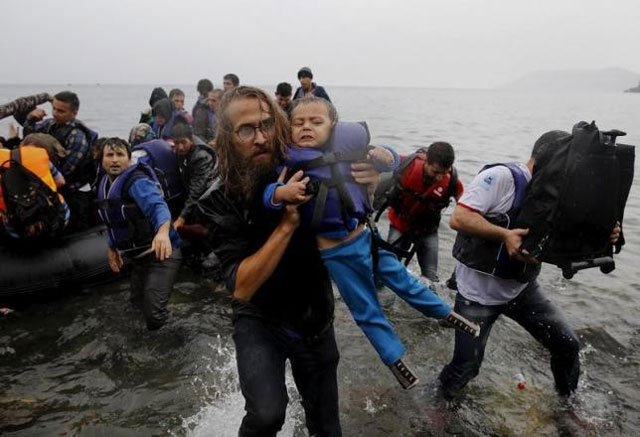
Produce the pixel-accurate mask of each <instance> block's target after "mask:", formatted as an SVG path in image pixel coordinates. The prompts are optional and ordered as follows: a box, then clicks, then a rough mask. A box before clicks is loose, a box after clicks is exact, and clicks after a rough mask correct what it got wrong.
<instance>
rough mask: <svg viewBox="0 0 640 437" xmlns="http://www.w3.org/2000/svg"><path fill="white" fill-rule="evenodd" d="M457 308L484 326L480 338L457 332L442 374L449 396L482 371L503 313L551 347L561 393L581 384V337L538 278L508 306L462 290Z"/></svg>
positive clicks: (455, 308)
mask: <svg viewBox="0 0 640 437" xmlns="http://www.w3.org/2000/svg"><path fill="white" fill-rule="evenodd" d="M454 310H455V311H456V312H457V313H458V314H460V315H462V316H464V317H466V318H467V319H469V320H471V321H473V322H476V323H478V324H479V325H480V337H479V338H472V337H471V336H469V335H465V334H461V333H460V332H458V331H456V334H455V336H456V337H455V338H456V339H455V349H454V353H453V359H452V360H451V362H450V363H449V364H447V365H446V366H445V367H444V369H442V372H441V373H440V383H441V389H442V393H443V395H444V397H445V398H451V397H453V396H454V395H455V394H456V393H457V392H458V391H459V390H460V389H462V388H463V387H464V386H465V385H467V383H468V382H469V381H470V380H471V379H472V378H474V377H475V376H476V375H477V374H478V372H479V371H480V366H481V365H482V360H483V358H484V350H485V348H486V346H487V340H488V339H489V334H490V333H491V328H492V326H493V324H494V322H495V321H496V320H497V319H498V317H499V316H500V315H501V314H504V315H505V316H507V317H509V318H510V319H513V320H514V321H515V322H517V323H518V324H519V325H520V326H522V327H523V328H524V329H526V330H527V332H529V333H530V334H531V335H532V336H533V337H534V338H535V339H536V340H538V341H539V342H540V343H541V344H542V345H543V346H544V347H545V348H547V349H548V350H549V352H550V353H551V360H550V361H551V372H552V373H553V377H554V380H555V386H556V390H557V391H558V393H559V394H561V395H565V396H566V395H569V394H571V392H573V391H574V390H575V389H576V387H577V386H578V378H579V376H580V361H579V358H578V351H579V350H580V343H579V341H578V337H577V336H576V334H575V333H574V332H573V330H572V329H571V328H570V327H569V324H568V323H567V321H566V319H565V317H564V314H563V313H562V312H561V311H560V309H559V308H558V307H556V306H555V305H554V304H553V303H552V302H551V301H550V300H549V299H548V298H547V297H546V296H545V295H544V294H543V293H542V290H541V289H540V285H539V284H538V282H537V281H535V280H534V281H533V282H531V283H529V285H527V287H526V288H525V289H524V290H523V291H522V292H521V293H520V295H518V297H516V298H515V299H513V300H512V301H510V302H508V303H506V304H504V305H491V306H489V305H482V304H480V303H477V302H473V301H470V300H467V299H465V298H464V297H463V296H462V295H461V294H460V293H458V294H457V296H456V304H455V307H454Z"/></svg>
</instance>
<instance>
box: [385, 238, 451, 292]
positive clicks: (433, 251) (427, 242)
mask: <svg viewBox="0 0 640 437" xmlns="http://www.w3.org/2000/svg"><path fill="white" fill-rule="evenodd" d="M401 237H402V234H401V233H400V231H399V230H397V229H396V228H394V227H393V226H391V225H390V226H389V235H387V242H389V243H391V244H395V243H396V242H397V241H398V240H399V239H400V238H401ZM411 243H413V244H415V245H416V258H417V260H418V265H419V266H420V273H421V274H422V276H424V277H426V278H427V279H429V280H430V281H433V282H438V281H439V280H440V278H438V229H436V230H435V231H433V232H432V233H430V234H427V235H423V236H421V237H420V238H416V239H411V240H410V239H408V238H404V239H403V240H402V241H400V242H399V244H398V247H400V248H401V249H403V250H408V249H409V247H410V246H411Z"/></svg>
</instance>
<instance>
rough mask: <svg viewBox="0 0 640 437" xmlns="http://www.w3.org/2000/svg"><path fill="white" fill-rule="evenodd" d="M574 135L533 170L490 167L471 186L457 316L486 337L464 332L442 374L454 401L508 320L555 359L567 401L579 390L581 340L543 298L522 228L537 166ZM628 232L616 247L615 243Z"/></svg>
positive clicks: (614, 236)
mask: <svg viewBox="0 0 640 437" xmlns="http://www.w3.org/2000/svg"><path fill="white" fill-rule="evenodd" d="M562 135H566V133H563V132H560V131H552V132H548V133H546V134H544V135H542V136H541V137H540V138H539V139H538V141H536V143H535V145H534V147H533V150H532V153H531V158H530V159H529V161H528V162H527V163H526V164H511V163H510V164H495V165H491V166H486V167H485V168H484V169H483V170H482V171H481V172H480V173H479V174H478V175H477V176H476V177H475V178H474V180H473V181H472V182H471V184H469V185H468V186H467V189H466V191H465V193H464V194H463V195H462V197H461V198H460V200H459V202H458V204H457V206H456V208H455V210H454V211H453V214H452V215H451V221H450V224H451V227H452V228H453V229H455V230H456V231H458V237H457V238H456V242H455V244H454V249H453V255H454V257H455V258H456V259H457V260H458V263H457V265H456V276H457V281H458V294H457V296H456V303H455V308H454V309H455V311H457V312H459V313H460V314H461V315H463V316H464V317H466V318H467V319H469V320H471V321H473V322H476V323H478V324H479V325H480V327H481V330H480V338H478V339H467V338H465V336H463V335H459V334H458V333H456V339H455V350H454V355H453V358H452V360H451V362H450V363H449V364H448V365H446V366H445V367H444V369H443V370H442V372H441V373H440V383H441V390H442V394H443V396H444V397H445V398H447V399H449V398H452V397H453V396H454V395H455V394H457V393H458V392H459V391H460V390H461V389H462V388H463V387H464V386H465V385H466V384H467V383H468V382H469V381H470V380H471V379H472V378H474V377H475V376H476V375H477V374H478V372H479V370H480V366H481V365H482V361H483V358H484V350H485V347H486V344H487V340H488V337H489V334H490V332H491V328H492V326H493V324H494V323H495V321H496V320H497V319H498V317H499V316H500V315H502V314H504V315H506V316H507V317H509V318H511V319H513V320H514V321H515V322H517V323H518V324H520V325H521V326H522V327H523V328H525V329H526V330H527V331H528V332H529V333H530V334H531V335H533V337H534V338H535V339H536V340H538V341H539V342H540V343H541V344H542V345H543V346H544V347H545V348H546V349H548V350H549V352H550V354H551V358H550V361H551V371H552V373H553V376H554V380H555V386H556V390H557V391H558V393H559V394H560V395H562V396H568V395H570V394H571V393H572V392H573V391H574V390H575V389H576V388H577V385H578V378H579V375H580V362H579V357H578V352H579V349H580V345H579V342H578V337H577V336H576V334H575V333H574V331H573V330H572V329H571V327H570V326H569V324H568V323H567V321H566V319H565V317H564V314H563V313H562V311H561V310H560V309H559V308H558V307H556V306H555V305H554V304H553V303H552V302H551V301H550V300H549V299H548V298H547V297H546V296H545V294H544V293H543V292H542V289H541V287H540V285H539V284H538V281H537V280H536V278H537V276H538V273H539V272H540V265H539V261H538V260H537V259H535V258H533V257H532V256H531V255H530V254H528V253H527V252H526V251H522V250H521V247H522V244H523V239H524V238H525V236H526V235H527V234H528V233H529V229H523V228H516V227H514V223H515V218H516V215H517V213H518V210H519V209H520V207H521V206H522V202H523V200H524V198H525V194H526V192H527V186H528V184H529V182H530V181H531V175H532V172H533V171H534V165H535V164H536V160H537V159H538V158H539V157H540V153H541V151H542V150H544V149H545V148H546V147H548V144H551V143H553V142H554V141H555V140H557V139H558V138H560V137H561V136H562ZM619 236H620V227H619V226H618V225H616V226H614V229H613V231H612V232H611V233H610V235H609V241H610V242H611V243H615V242H616V241H617V240H618V238H619Z"/></svg>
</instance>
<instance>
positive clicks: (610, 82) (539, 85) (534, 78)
mask: <svg viewBox="0 0 640 437" xmlns="http://www.w3.org/2000/svg"><path fill="white" fill-rule="evenodd" d="M639 81H640V74H638V73H634V72H633V71H629V70H623V69H621V68H604V69H601V70H556V71H536V72H533V73H529V74H526V75H524V76H522V77H521V78H519V79H517V80H514V81H513V82H509V83H507V84H505V85H503V86H501V87H500V89H508V90H521V91H551V92H557V91H579V92H613V93H621V92H623V91H624V90H626V89H628V88H630V87H632V86H634V85H636V84H637V83H638V82H639Z"/></svg>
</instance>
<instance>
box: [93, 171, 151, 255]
mask: <svg viewBox="0 0 640 437" xmlns="http://www.w3.org/2000/svg"><path fill="white" fill-rule="evenodd" d="M141 178H149V179H151V180H153V181H154V182H156V183H157V184H158V188H160V182H159V181H158V179H157V178H156V175H155V172H154V171H153V170H152V169H151V167H149V166H147V165H145V164H142V163H137V164H134V165H132V166H130V167H129V168H127V169H126V170H125V171H124V172H122V173H121V174H120V175H118V177H116V178H115V179H114V180H113V182H111V184H109V182H110V181H109V176H108V175H105V176H103V177H102V179H101V180H100V183H99V184H98V193H97V196H98V200H97V202H98V214H100V218H101V219H102V221H103V222H104V223H105V224H106V225H107V228H108V230H109V235H110V236H111V239H112V241H113V242H114V243H115V245H116V248H117V249H118V250H120V251H124V252H135V251H140V252H142V251H144V249H146V248H148V247H149V246H150V245H151V241H152V240H153V237H154V235H155V232H154V230H153V228H152V226H151V224H150V223H149V220H148V219H147V218H146V217H145V215H144V213H143V212H142V210H141V209H140V208H139V207H138V205H137V204H136V202H135V200H134V199H133V198H132V197H131V196H130V195H129V188H130V187H131V185H133V183H134V182H135V181H136V180H138V179H141Z"/></svg>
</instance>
